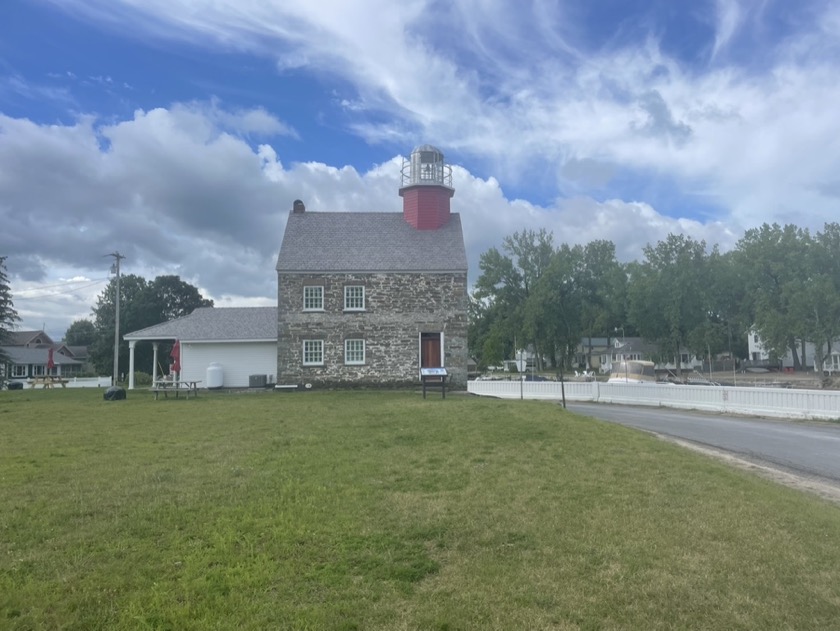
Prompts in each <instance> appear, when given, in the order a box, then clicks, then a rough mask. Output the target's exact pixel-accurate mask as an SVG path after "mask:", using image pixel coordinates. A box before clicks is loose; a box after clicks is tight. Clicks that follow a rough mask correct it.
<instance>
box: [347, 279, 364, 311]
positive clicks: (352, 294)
mask: <svg viewBox="0 0 840 631" xmlns="http://www.w3.org/2000/svg"><path fill="white" fill-rule="evenodd" d="M344 310H345V311H364V310H365V286H364V285H345V287H344Z"/></svg>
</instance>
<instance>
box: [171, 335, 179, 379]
mask: <svg viewBox="0 0 840 631" xmlns="http://www.w3.org/2000/svg"><path fill="white" fill-rule="evenodd" d="M169 357H170V358H172V368H171V372H178V373H179V372H181V342H180V341H178V340H175V346H173V347H172V352H171V353H169Z"/></svg>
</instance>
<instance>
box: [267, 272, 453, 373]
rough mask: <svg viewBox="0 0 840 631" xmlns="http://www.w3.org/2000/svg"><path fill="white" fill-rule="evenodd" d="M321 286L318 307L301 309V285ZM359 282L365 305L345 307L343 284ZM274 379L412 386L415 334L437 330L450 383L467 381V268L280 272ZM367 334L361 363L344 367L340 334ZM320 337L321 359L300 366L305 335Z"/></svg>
mask: <svg viewBox="0 0 840 631" xmlns="http://www.w3.org/2000/svg"><path fill="white" fill-rule="evenodd" d="M305 285H322V286H323V287H324V311H322V312H321V311H319V312H310V311H304V310H303V287H304V286H305ZM346 285H364V287H365V310H364V311H361V312H356V311H346V312H345V311H344V287H345V286H346ZM277 287H278V327H277V330H278V339H277V383H280V384H284V383H285V384H294V383H312V384H313V385H321V386H338V387H347V386H350V387H352V386H377V385H379V386H381V385H389V386H398V385H417V384H418V383H419V376H418V375H419V372H420V342H419V338H420V333H423V332H426V333H430V332H438V331H442V332H443V349H442V350H443V357H444V360H443V363H444V365H445V367H446V369H447V371H448V372H449V374H450V375H451V377H450V379H451V383H452V385H453V386H454V387H458V388H464V387H466V383H467V275H466V273H460V274H456V273H446V274H431V273H413V274H409V273H400V274H396V273H392V274H313V275H304V274H279V275H278V283H277ZM348 338H361V339H364V340H365V363H364V365H359V366H356V365H345V363H344V340H346V339H348ZM305 339H312V340H323V341H324V365H323V366H304V365H303V358H302V355H303V340H305Z"/></svg>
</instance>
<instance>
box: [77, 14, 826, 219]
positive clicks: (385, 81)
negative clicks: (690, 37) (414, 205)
mask: <svg viewBox="0 0 840 631" xmlns="http://www.w3.org/2000/svg"><path fill="white" fill-rule="evenodd" d="M61 6H62V7H67V6H70V7H73V8H74V9H75V10H76V11H77V12H81V13H83V14H86V15H88V16H89V17H92V19H96V20H99V21H100V22H103V23H110V24H113V25H119V24H121V23H125V22H128V21H131V23H132V24H133V25H135V32H142V33H144V34H145V35H147V36H152V37H161V38H178V39H182V40H187V41H190V42H192V43H196V44H198V45H203V46H207V47H214V48H216V47H219V46H221V47H223V48H227V49H230V50H234V51H243V50H245V51H249V52H251V53H255V54H259V55H263V56H268V57H273V58H274V59H276V60H277V63H278V66H279V67H281V68H290V67H294V68H306V70H307V71H309V72H315V73H320V74H322V75H324V76H329V77H337V78H340V79H341V81H342V82H343V83H345V82H349V83H350V84H352V86H353V87H354V90H355V92H354V93H353V94H337V95H336V97H335V98H336V101H337V102H344V103H346V104H347V107H346V108H345V111H346V113H347V114H348V116H351V122H350V123H349V125H350V128H351V129H352V130H353V131H354V132H355V133H357V134H359V135H361V136H362V137H364V138H365V139H366V140H367V141H369V142H371V143H383V142H386V143H389V144H400V145H404V146H406V147H409V146H412V145H413V144H416V143H418V142H426V141H429V142H432V143H434V144H437V145H439V146H441V147H443V148H445V150H446V151H447V152H449V153H451V152H457V153H459V154H461V155H464V156H470V157H472V158H474V159H476V160H478V161H480V162H481V163H482V164H483V165H484V166H485V168H486V172H488V173H494V174H497V175H498V176H499V177H502V174H503V176H504V179H503V182H504V183H505V184H506V185H508V186H510V185H520V186H521V185H523V184H524V183H525V182H526V181H527V180H528V179H529V178H532V177H533V174H534V173H535V172H537V173H539V172H542V173H544V174H548V177H557V178H558V179H557V181H556V186H557V189H558V190H566V189H567V188H571V190H573V191H583V192H587V191H591V190H593V189H588V188H587V186H586V182H588V181H589V180H587V179H586V178H584V179H580V178H577V177H575V166H577V165H580V164H581V163H585V164H590V165H594V164H601V165H609V171H611V172H612V173H613V174H614V175H615V177H620V176H621V175H622V174H627V173H632V174H633V175H634V177H636V178H650V179H657V178H663V179H664V181H667V182H669V186H672V187H676V188H678V189H682V190H688V191H691V192H692V193H693V194H694V195H697V196H700V197H702V198H703V199H704V200H706V204H705V207H707V208H708V207H717V208H721V209H725V211H721V212H727V213H729V214H730V215H731V217H732V218H733V220H734V221H736V222H738V223H742V224H752V223H754V222H755V221H756V220H758V219H762V220H764V219H766V220H774V219H778V220H784V218H786V217H790V216H792V215H794V214H799V213H801V210H802V208H803V206H804V205H806V204H807V209H808V211H809V212H810V213H813V215H812V217H813V223H814V224H815V225H819V224H820V223H821V222H822V221H823V220H825V219H826V218H828V217H831V216H832V215H833V214H834V212H835V208H836V201H837V198H836V197H835V196H832V195H831V194H829V192H830V191H833V190H835V189H836V185H837V178H836V177H835V176H834V173H836V172H837V166H838V164H840V147H838V146H837V145H836V143H830V142H826V139H830V138H835V137H838V136H840V118H839V117H837V116H836V115H835V113H834V110H835V109H836V106H835V104H836V103H837V102H840V84H838V82H837V81H836V76H837V62H838V60H839V59H840V48H838V45H837V43H836V41H837V40H836V37H835V34H836V31H837V27H836V25H837V24H838V23H840V20H838V17H837V16H838V14H840V8H838V4H837V2H823V1H821V0H820V1H817V0H813V1H811V2H805V3H804V4H803V5H802V10H801V11H799V12H798V13H797V21H796V22H792V21H791V24H794V25H795V26H796V28H797V29H798V30H795V31H792V32H791V33H790V34H786V36H785V37H779V38H776V39H773V38H772V37H769V36H768V37H764V38H762V39H760V40H755V43H756V44H757V45H758V44H760V45H761V49H760V59H761V63H760V64H756V65H757V67H758V69H756V68H752V67H751V68H746V67H741V66H738V65H737V63H736V62H735V61H729V59H730V58H734V57H733V56H732V55H723V52H724V51H728V50H729V49H731V48H732V47H733V46H734V45H735V44H736V43H737V42H738V41H739V37H742V36H743V37H747V36H749V35H750V34H751V33H755V32H758V31H761V30H762V29H763V28H764V26H762V24H763V23H764V21H765V20H764V17H765V14H766V13H767V12H768V11H770V10H771V9H772V8H775V9H776V10H777V11H778V12H780V13H781V14H782V15H785V14H784V8H783V7H781V6H780V5H768V2H767V0H712V2H710V3H708V5H704V4H701V5H699V6H698V8H696V12H697V13H698V14H702V13H703V12H704V11H705V12H708V13H710V14H711V15H712V21H713V24H714V33H713V36H712V39H711V40H710V41H709V42H708V46H709V50H711V51H713V57H714V59H715V63H713V64H711V65H709V66H708V67H700V66H697V65H693V66H689V65H687V63H686V62H684V61H681V60H679V59H677V58H675V57H673V56H669V55H668V54H666V53H665V52H663V50H662V49H661V47H660V44H659V40H658V34H657V33H655V32H653V31H652V32H651V34H650V35H649V37H647V39H642V40H639V41H638V42H637V43H635V44H628V43H625V44H623V45H621V46H615V45H610V46H608V47H602V48H596V49H592V47H591V44H590V43H589V42H588V41H587V34H586V33H584V32H583V31H582V30H581V29H582V27H581V24H580V17H579V16H578V15H577V14H576V13H575V11H574V9H573V8H572V5H563V4H557V3H549V2H544V1H535V2H532V3H530V4H526V5H516V6H515V7H514V5H511V4H510V3H503V2H493V1H491V0H469V1H468V0H462V1H461V2H458V3H452V4H444V5H440V4H439V3H432V2H431V1H430V0H413V1H411V2H391V1H390V0H368V1H367V2H361V3H360V2H354V3H346V2H340V1H338V0H334V1H331V2H317V3H315V2H308V1H304V0H300V1H299V2H294V1H290V0H284V1H282V2H281V1H274V2H269V1H266V0H239V2H237V3H219V2H212V1H211V0H143V2H139V1H138V0H123V1H122V2H117V1H116V0H85V1H84V2H81V1H80V0H68V1H67V2H62V3H61ZM371 16H376V19H371ZM701 19H705V18H702V17H701ZM651 28H653V27H651ZM750 42H751V43H752V40H750ZM758 54H759V53H757V55H758ZM724 59H725V60H726V61H724ZM372 113H378V114H379V116H376V118H375V121H376V122H371V119H370V118H368V116H369V115H370V114H372ZM250 118H251V120H250V121H245V120H241V121H240V122H241V124H242V125H243V126H244V128H246V129H250V130H254V131H262V132H268V131H275V132H278V133H294V132H293V131H292V130H290V129H288V128H285V127H284V126H282V125H281V124H280V123H279V122H278V121H276V120H272V116H271V115H270V114H269V113H267V112H262V113H257V112H253V113H251V114H250ZM567 163H569V164H571V165H572V166H571V167H570V168H564V165H566V164H567ZM570 169H571V173H570ZM606 172H607V171H605V170H602V172H601V174H602V175H603V174H605V173H606ZM566 177H571V178H572V180H571V182H570V181H567V180H566V179H565V178H566ZM595 182H596V184H595V185H594V186H595V187H596V189H595V190H597V187H598V186H603V185H604V184H605V183H608V182H605V181H604V180H603V178H596V180H595ZM691 212H692V209H691V208H687V209H685V213H686V214H690V213H691ZM720 219H721V220H727V216H725V215H721V216H720Z"/></svg>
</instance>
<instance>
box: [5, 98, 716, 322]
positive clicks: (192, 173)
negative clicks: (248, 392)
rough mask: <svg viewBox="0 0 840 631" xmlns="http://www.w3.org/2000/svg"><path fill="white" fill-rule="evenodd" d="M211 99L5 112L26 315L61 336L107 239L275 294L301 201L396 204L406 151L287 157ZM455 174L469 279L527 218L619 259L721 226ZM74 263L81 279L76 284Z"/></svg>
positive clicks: (191, 272) (148, 272) (138, 257)
mask: <svg viewBox="0 0 840 631" xmlns="http://www.w3.org/2000/svg"><path fill="white" fill-rule="evenodd" d="M214 107H215V109H212V108H211V109H208V108H207V107H205V106H198V105H196V104H178V105H174V106H172V107H170V108H157V109H154V110H151V111H148V112H145V111H137V112H135V113H134V116H133V117H132V118H130V119H127V120H122V121H117V122H110V121H109V122H105V123H100V122H99V121H97V120H96V119H94V118H92V117H85V118H82V119H80V120H78V121H76V122H75V123H73V124H69V125H39V124H36V123H33V122H31V121H28V120H25V119H16V118H11V117H8V116H0V140H2V142H0V216H1V217H2V219H3V224H4V226H6V229H5V230H4V231H3V232H2V234H0V251H2V252H4V253H5V254H7V255H8V256H9V259H8V268H9V272H10V274H11V276H12V279H13V287H14V290H15V292H16V295H18V296H19V297H20V301H19V303H18V307H19V308H20V310H21V315H22V316H23V317H24V319H25V323H26V324H28V325H29V326H37V327H40V326H41V324H42V323H45V322H48V321H49V322H53V321H55V323H54V325H53V326H55V327H57V329H56V332H57V333H58V334H60V333H63V330H64V329H65V328H66V326H67V325H69V323H70V321H72V319H75V318H78V317H85V316H86V315H87V314H89V310H90V307H91V305H92V304H93V303H94V301H95V297H96V295H97V294H98V293H99V292H100V291H101V290H102V288H103V287H104V286H105V284H106V283H107V280H108V274H107V271H108V267H109V265H110V263H111V259H110V258H108V257H107V256H104V255H107V253H109V252H113V251H115V250H118V251H119V252H120V253H122V254H123V255H125V256H126V257H127V258H126V259H125V261H123V267H122V269H123V272H124V273H136V274H140V275H142V276H145V277H147V278H153V277H154V276H157V275H159V274H178V275H180V276H181V277H182V278H183V279H185V280H187V281H189V282H191V283H193V284H195V285H196V286H198V287H201V288H202V289H203V290H204V291H205V292H206V293H207V294H208V295H210V296H212V297H214V298H216V299H217V300H219V301H220V304H226V305H234V304H271V303H272V302H273V300H274V296H275V294H276V277H275V273H274V263H275V259H276V256H277V251H278V249H279V246H280V241H281V239H282V234H283V228H284V225H285V219H286V217H287V215H288V211H289V210H290V209H291V205H292V201H293V200H294V199H302V200H304V202H305V203H306V206H307V208H308V209H309V210H310V211H314V212H317V211H332V212H354V211H381V212H391V211H392V212H400V211H401V208H402V200H401V199H400V197H399V195H398V188H399V174H400V167H401V165H402V157H401V156H395V157H394V158H392V159H391V160H388V161H386V162H384V163H382V164H378V165H374V166H373V167H372V168H370V169H369V170H368V171H366V172H362V173H360V172H358V171H357V170H356V169H354V168H353V167H350V166H341V167H336V166H331V165H327V164H323V163H319V162H305V163H295V164H291V165H288V166H287V165H284V164H283V162H282V160H281V157H280V156H279V155H278V152H277V150H276V149H275V148H274V147H273V146H271V145H270V144H265V143H263V144H259V145H257V146H256V147H254V146H252V145H250V144H248V142H246V140H245V139H243V138H241V137H238V136H235V135H232V134H231V133H230V132H228V131H226V129H225V128H226V127H228V115H220V114H219V112H218V107H219V106H218V104H217V105H216V106H214ZM229 115H230V116H236V115H241V116H243V117H245V118H247V116H248V114H247V113H244V114H242V113H240V114H234V113H230V114H229ZM454 180H455V187H456V195H455V198H454V199H453V202H452V207H453V210H454V211H455V212H459V213H461V215H462V219H463V224H464V229H465V234H466V240H467V247H468V256H469V263H470V268H471V278H472V279H474V278H475V277H476V275H477V273H478V260H479V257H480V255H481V253H482V252H485V251H486V250H488V249H489V248H491V247H497V246H499V245H500V243H501V240H502V238H503V237H504V236H507V235H509V234H512V233H513V232H515V231H517V230H522V229H534V230H538V229H540V228H543V227H545V228H548V229H549V230H552V231H554V233H555V237H556V240H557V242H558V243H560V242H564V241H565V242H572V243H586V242H588V241H590V240H594V239H612V240H614V241H615V242H616V244H617V246H618V248H619V252H620V255H621V256H622V258H624V259H625V260H630V259H632V258H636V257H638V256H639V253H640V251H641V247H642V246H643V245H645V244H646V243H647V242H648V241H649V240H650V239H651V238H659V237H662V238H664V236H665V235H667V233H668V232H669V231H685V230H693V231H695V232H696V236H698V238H699V237H706V236H709V237H713V236H718V235H717V234H716V233H717V232H718V230H717V228H715V227H714V226H711V227H710V226H703V225H700V224H698V223H696V222H689V223H690V225H686V224H685V223H683V222H681V221H679V220H674V219H670V218H667V217H663V216H661V215H659V214H658V213H657V212H656V211H655V210H654V209H652V208H651V207H649V206H647V205H645V204H640V203H627V202H622V201H617V200H611V201H607V202H603V203H601V202H597V201H595V200H593V199H591V198H585V197H581V198H577V199H573V200H559V201H558V202H557V203H556V204H553V205H551V206H549V207H540V206H537V205H535V204H533V203H531V202H528V201H524V200H516V199H513V200H512V199H509V198H508V197H507V196H506V194H505V192H504V190H503V188H502V186H501V184H500V183H499V182H498V181H497V180H496V179H495V178H492V177H490V178H481V177H477V176H475V175H473V174H471V173H470V172H469V171H468V170H466V169H465V168H463V167H460V166H455V168H454ZM709 240H710V241H714V242H718V241H719V240H720V239H713V238H710V239H709ZM80 271H81V272H84V276H83V279H82V280H86V279H90V281H91V282H90V283H85V282H80V280H79V279H76V280H72V282H71V280H69V279H72V278H73V276H77V275H78V274H79V272H80ZM62 279H67V280H62ZM45 284H46V285H48V286H51V287H52V289H50V290H48V291H46V290H43V289H42V288H43V287H44V285H45ZM55 314H61V315H60V317H59V316H56V315H55Z"/></svg>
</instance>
